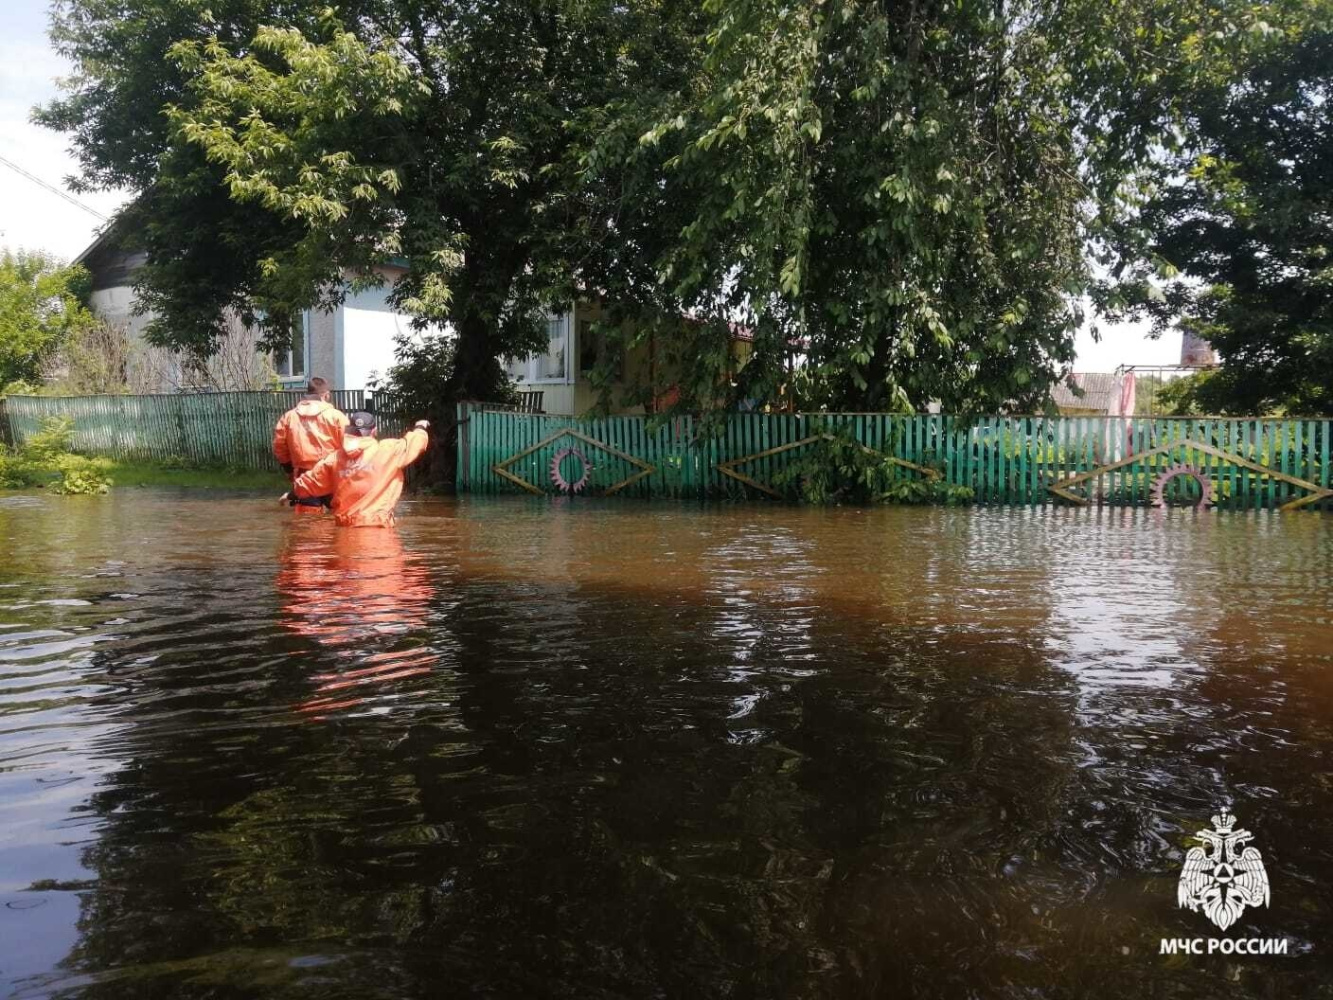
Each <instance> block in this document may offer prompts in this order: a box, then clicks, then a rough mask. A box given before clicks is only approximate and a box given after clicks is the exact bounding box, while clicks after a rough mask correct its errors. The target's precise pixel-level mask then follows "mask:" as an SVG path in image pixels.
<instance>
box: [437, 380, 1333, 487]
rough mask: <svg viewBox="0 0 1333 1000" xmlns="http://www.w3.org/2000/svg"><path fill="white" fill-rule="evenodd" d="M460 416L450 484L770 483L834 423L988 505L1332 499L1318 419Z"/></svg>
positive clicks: (903, 470) (913, 471) (1323, 429)
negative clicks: (574, 480) (575, 480)
mask: <svg viewBox="0 0 1333 1000" xmlns="http://www.w3.org/2000/svg"><path fill="white" fill-rule="evenodd" d="M458 419H459V438H458V472H457V485H458V489H459V491H460V492H471V493H509V492H527V493H557V492H563V491H565V490H566V489H568V484H569V483H570V481H571V480H570V476H571V475H576V476H580V477H581V478H583V479H584V481H583V483H582V485H581V487H580V492H583V493H587V494H606V493H614V494H616V495H622V496H641V497H650V496H662V497H736V498H739V497H744V496H755V497H758V496H765V495H769V494H772V493H775V492H778V491H775V490H774V489H773V482H774V476H775V475H776V474H777V473H778V472H780V471H781V470H782V469H783V468H784V467H785V466H786V465H787V464H788V463H789V462H791V461H793V460H795V459H796V458H797V456H798V455H799V454H800V452H801V449H802V448H803V447H805V446H806V445H807V444H808V443H809V442H811V441H813V440H816V439H817V438H818V437H819V436H820V435H823V434H837V435H844V436H847V437H849V438H850V439H852V440H854V441H857V442H859V443H860V444H862V445H864V446H866V447H867V448H869V449H872V450H874V451H876V452H878V453H880V454H883V455H885V456H886V457H890V458H893V459H896V460H898V463H897V465H896V467H895V472H894V474H895V475H897V476H900V477H901V478H913V477H923V476H928V477H932V478H934V477H938V478H939V479H940V480H941V481H943V482H945V483H947V484H949V485H951V486H959V487H965V488H967V489H970V490H971V491H972V492H973V495H974V497H975V500H976V502H978V503H983V504H1043V503H1050V502H1059V503H1074V504H1088V503H1104V504H1116V505H1125V506H1146V505H1150V504H1153V503H1155V502H1158V500H1159V499H1160V502H1162V503H1188V504H1191V505H1195V506H1200V505H1208V506H1216V507H1218V508H1221V509H1277V508H1284V507H1285V508H1287V509H1295V508H1298V507H1304V508H1307V509H1319V510H1329V509H1333V488H1330V487H1331V484H1330V471H1331V470H1333V465H1331V464H1330V454H1329V453H1330V447H1331V446H1333V421H1328V420H1241V419H1222V418H1217V419H1214V418H1208V419H1198V418H1187V417H1169V418H1162V417H1158V418H1148V417H1026V416H1018V417H1012V416H991V417H978V418H965V417H955V416H947V415H943V416H942V415H934V414H918V415H913V416H898V415H892V414H883V413H833V414H766V413H737V414H730V415H728V416H727V417H726V418H725V421H724V425H723V426H722V427H721V429H720V432H717V433H709V434H704V433H702V431H701V429H700V425H699V422H698V421H696V420H695V419H694V418H692V417H689V416H681V417H671V418H665V419H664V418H652V417H632V416H628V417H605V418H601V419H591V420H578V419H574V418H570V417H555V416H545V415H534V414H526V413H513V412H502V411H496V410H491V409H487V408H485V407H482V406H477V405H476V404H460V406H459V414H458ZM792 446H794V447H792ZM584 472H586V473H587V475H586V477H582V473H584ZM562 481H563V482H564V483H565V484H566V485H565V486H564V487H561V486H560V483H561V482H562ZM1204 485H1206V486H1207V493H1206V494H1205V492H1204V489H1203V486H1204Z"/></svg>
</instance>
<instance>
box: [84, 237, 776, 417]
mask: <svg viewBox="0 0 1333 1000" xmlns="http://www.w3.org/2000/svg"><path fill="white" fill-rule="evenodd" d="M75 263H79V264H82V265H83V266H84V267H85V268H87V269H88V271H89V273H90V274H91V276H92V286H93V293H92V308H93V310H94V311H95V312H96V313H97V314H98V315H99V316H100V317H101V318H102V319H104V320H106V321H107V322H109V323H111V324H114V325H116V326H117V327H120V328H121V329H123V330H125V332H126V333H127V334H128V335H129V338H130V340H131V342H132V344H133V345H134V348H133V353H134V363H133V364H132V365H131V366H130V367H131V368H132V369H133V371H132V373H131V377H130V386H131V391H134V392H188V391H199V390H201V389H247V388H248V389H260V388H266V387H270V386H273V385H275V384H280V385H282V386H284V387H289V388H290V387H296V386H299V385H302V384H304V383H305V381H306V380H307V379H308V378H309V377H310V376H311V375H321V376H323V377H324V378H327V379H329V380H330V381H331V382H332V383H333V386H334V388H336V389H352V390H356V389H368V388H370V384H371V382H372V381H373V380H374V378H375V376H377V375H379V376H382V375H384V374H385V373H386V372H387V371H388V369H389V367H390V366H391V365H392V364H393V362H394V346H395V344H394V342H395V340H396V338H398V337H399V336H400V335H404V334H409V333H410V332H411V320H410V317H409V316H408V315H407V314H405V313H400V312H398V311H396V310H395V309H394V308H393V307H392V306H390V305H389V302H388V293H389V290H390V289H391V288H392V286H393V284H394V283H395V282H396V281H397V280H398V279H399V277H401V276H402V275H403V274H404V273H405V271H406V263H405V262H404V263H403V264H402V265H401V266H390V267H385V268H383V269H382V271H381V273H382V275H383V276H384V278H385V283H384V285H383V286H381V287H380V288H372V289H366V290H363V291H359V292H356V293H351V294H349V295H348V296H347V298H346V299H345V300H344V302H343V303H342V304H341V305H339V306H338V307H336V308H335V309H333V310H331V311H324V310H308V311H306V313H305V314H304V315H303V316H302V317H301V327H300V330H299V331H298V332H297V334H296V336H294V337H293V339H292V346H291V348H290V349H288V350H285V351H280V352H276V353H273V354H268V353H263V352H260V351H258V350H257V348H256V332H255V331H253V330H249V329H246V328H245V327H244V326H242V325H241V324H240V323H239V322H237V323H235V324H234V329H233V331H232V335H231V336H229V337H227V338H225V340H224V342H223V344H222V349H221V351H220V353H219V355H218V356H217V357H215V358H212V359H209V361H208V362H207V363H206V364H205V365H204V366H203V367H202V368H200V367H197V366H191V365H190V364H189V363H188V361H187V359H185V358H184V357H183V356H182V355H181V354H179V353H177V352H173V351H167V350H163V349H161V348H152V347H149V346H148V345H147V344H146V343H145V342H144V339H143V331H144V329H145V327H146V326H147V325H148V323H149V322H150V321H151V320H152V317H151V316H149V315H142V316H140V315H135V312H134V310H135V306H136V299H135V294H134V281H135V275H136V272H137V271H138V270H139V269H140V268H141V267H143V266H144V264H145V263H146V255H145V254H143V253H142V252H138V251H129V250H126V249H124V248H123V247H122V246H121V245H120V244H119V242H118V241H117V240H116V238H115V226H114V225H112V226H110V227H108V229H107V231H106V232H105V233H103V234H102V235H101V236H99V237H98V238H97V239H96V240H95V241H94V242H93V243H92V245H91V246H89V247H88V248H87V249H86V250H84V251H83V253H81V254H80V255H79V256H78V258H77V259H76V261H75ZM601 318H602V307H601V305H600V304H598V303H596V302H579V303H577V304H576V305H574V306H573V307H572V308H571V309H569V310H566V311H563V312H560V313H558V314H556V313H553V314H551V315H550V316H549V318H548V320H547V324H546V327H547V338H548V348H547V350H546V351H545V352H544V353H542V354H535V355H533V356H531V357H528V358H522V359H519V360H516V361H514V362H512V363H511V364H510V365H509V366H508V371H509V374H510V375H511V376H512V377H513V378H514V380H515V382H516V383H517V388H518V389H519V391H521V392H524V393H530V394H540V397H539V398H540V399H541V405H540V409H541V410H542V411H544V412H546V413H552V414H561V415H575V414H582V413H586V412H587V411H588V410H590V409H592V408H593V407H594V406H596V405H597V403H598V402H599V399H598V391H597V390H596V389H595V388H594V387H593V385H592V381H591V375H592V371H593V369H594V367H596V365H597V364H598V362H599V361H600V360H601V359H602V357H603V353H602V352H603V345H602V342H601V338H600V336H599V334H598V333H597V332H596V331H595V329H594V327H595V324H596V323H597V322H598V320H600V319H601ZM680 322H681V323H682V324H686V323H690V322H692V321H691V320H689V319H687V318H683V317H682V318H681V320H680ZM751 339H752V338H751V336H750V334H749V333H748V331H746V330H743V329H741V328H739V327H737V328H736V329H734V330H733V332H732V356H733V358H734V359H735V368H736V369H739V368H740V366H741V365H743V364H744V363H745V361H746V360H748V358H749V355H750V351H751V346H752V345H751ZM666 354H667V351H666V350H664V349H662V348H661V346H660V345H659V344H658V343H657V342H656V341H655V340H654V338H652V337H648V338H646V342H645V343H644V344H642V345H638V346H636V347H634V348H632V349H630V350H629V351H627V352H626V354H625V357H624V359H623V361H622V363H621V366H620V371H619V373H618V377H617V379H616V380H615V383H614V384H613V385H612V386H611V396H612V402H613V412H615V413H626V414H630V413H643V412H645V410H653V409H658V408H661V407H663V406H666V405H669V404H670V403H671V402H673V401H674V399H675V396H676V394H677V392H678V390H677V386H676V382H677V378H676V376H675V374H674V371H673V365H672V364H671V363H670V362H668V361H667V360H666V359H665V358H666ZM533 398H534V397H533V396H530V397H529V399H530V400H531V399H533ZM631 398H632V399H636V400H642V399H644V398H648V399H650V400H651V401H652V402H650V403H649V405H648V406H646V407H645V406H644V405H642V403H637V402H636V403H630V402H628V400H629V399H631Z"/></svg>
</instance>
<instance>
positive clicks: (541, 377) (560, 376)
mask: <svg viewBox="0 0 1333 1000" xmlns="http://www.w3.org/2000/svg"><path fill="white" fill-rule="evenodd" d="M572 328H573V322H572V317H571V315H570V314H569V313H561V314H560V315H559V316H549V317H547V320H546V350H545V351H544V352H542V353H541V354H534V355H532V356H531V357H529V358H519V359H517V360H515V361H511V362H510V363H509V367H508V371H509V374H510V375H512V376H513V377H514V378H516V379H518V381H520V382H558V383H564V384H568V383H570V382H573V381H574V371H573V350H574V344H573V343H572V341H573V339H574V338H573V336H572V335H571V333H572Z"/></svg>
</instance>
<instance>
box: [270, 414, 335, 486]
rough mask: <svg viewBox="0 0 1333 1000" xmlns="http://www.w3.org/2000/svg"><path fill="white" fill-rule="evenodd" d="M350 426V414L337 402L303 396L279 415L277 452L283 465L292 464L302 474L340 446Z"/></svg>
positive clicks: (274, 446)
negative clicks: (304, 397) (303, 397)
mask: <svg viewBox="0 0 1333 1000" xmlns="http://www.w3.org/2000/svg"><path fill="white" fill-rule="evenodd" d="M346 426H347V414H345V413H343V412H342V410H340V409H338V408H337V407H336V406H333V405H332V404H330V403H326V402H324V401H323V400H322V399H303V400H301V401H300V402H299V403H297V404H296V405H295V406H294V407H292V408H291V409H290V410H288V411H287V412H286V413H284V414H283V415H282V416H281V417H280V418H279V419H278V426H277V427H275V428H274V429H273V454H274V455H275V456H277V459H278V464H279V465H290V466H292V468H293V469H294V475H299V474H300V473H302V472H306V471H308V470H310V469H313V468H314V467H315V466H316V465H318V464H319V461H320V459H322V458H323V457H324V456H325V455H329V454H331V453H333V452H335V451H337V450H338V447H339V446H340V445H341V444H342V443H343V428H344V427H346ZM325 492H327V491H325Z"/></svg>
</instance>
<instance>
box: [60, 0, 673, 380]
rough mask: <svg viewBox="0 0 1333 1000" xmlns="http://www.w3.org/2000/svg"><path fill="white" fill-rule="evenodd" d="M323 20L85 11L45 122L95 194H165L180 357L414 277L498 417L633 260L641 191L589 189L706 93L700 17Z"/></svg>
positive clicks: (160, 237) (555, 5) (493, 9)
mask: <svg viewBox="0 0 1333 1000" xmlns="http://www.w3.org/2000/svg"><path fill="white" fill-rule="evenodd" d="M309 9H310V8H308V7H306V6H305V5H300V4H297V5H291V4H286V3H281V2H275V0H270V2H266V3H265V2H260V0H255V2H233V3H232V4H219V5H211V6H210V7H209V8H207V9H205V8H204V7H203V6H202V5H195V4H179V3H175V2H171V0H131V2H128V3H125V2H117V3H109V2H107V0H64V2H63V3H62V4H61V5H60V7H59V8H58V14H57V21H56V32H55V36H56V38H57V40H58V41H59V43H60V45H61V46H62V49H63V50H64V51H65V52H66V54H68V55H69V56H71V57H72V58H73V59H74V60H75V61H76V64H77V65H78V66H79V68H80V70H81V75H80V76H79V77H78V78H77V82H76V89H75V90H74V92H73V93H72V94H71V95H70V96H69V97H68V98H66V99H65V100H63V101H60V102H57V103H56V104H54V105H52V106H51V107H49V108H47V109H46V110H45V111H44V112H43V113H42V117H43V119H44V120H45V121H46V122H47V123H48V124H50V125H52V126H53V127H57V128H62V129H66V130H69V131H72V132H73V134H74V136H75V142H76V147H77V148H78V149H79V151H80V153H81V155H82V158H83V162H84V169H85V176H86V179H87V183H93V184H97V183H122V184H128V185H130V186H131V187H134V188H136V189H139V190H141V191H143V192H144V197H143V199H142V200H141V201H140V202H139V203H138V204H137V206H136V208H135V215H136V218H137V219H138V220H139V221H140V223H141V226H140V227H137V228H138V231H139V232H140V234H141V238H142V239H144V240H145V242H146V243H147V245H148V249H149V255H150V261H151V263H150V267H149V268H148V269H147V270H146V272H145V274H144V280H143V282H142V290H143V291H144V293H145V300H146V302H147V303H148V304H149V305H150V306H151V307H153V308H154V309H156V310H158V311H159V313H160V315H161V322H160V323H159V324H158V326H157V327H156V330H155V335H156V336H157V338H158V339H159V340H160V341H163V342H167V343H171V344H173V346H194V347H196V348H199V349H201V350H204V351H207V350H208V349H210V348H211V347H212V346H213V344H214V342H215V339H216V337H217V336H218V333H219V332H220V331H221V329H223V326H224V323H225V318H224V310H225V308H226V307H232V308H234V309H237V310H238V311H240V312H242V313H243V314H245V315H247V317H253V318H256V319H258V320H259V321H260V322H261V323H265V324H267V325H268V326H269V327H270V328H271V329H272V330H273V337H274V338H280V337H282V336H284V335H285V329H286V327H285V323H286V317H287V316H288V315H289V314H290V313H291V312H292V311H293V310H296V309H300V308H303V307H307V306H310V305H313V304H316V303H322V304H330V302H331V301H332V300H334V299H336V298H338V297H339V296H341V295H342V294H344V293H345V290H346V287H347V286H346V284H345V283H344V282H343V281H342V280H341V279H342V275H343V274H345V273H347V272H348V271H349V270H350V271H352V272H353V273H357V274H360V275H363V276H364V277H365V279H366V280H375V274H376V272H375V266H376V265H377V264H381V263H385V262H388V261H390V260H395V259H400V258H404V257H405V258H407V259H408V260H409V261H410V264H411V267H410V270H409V272H408V274H407V277H406V278H405V279H404V280H403V281H401V282H400V283H399V284H398V285H397V286H396V287H395V288H394V290H393V293H392V294H393V298H394V300H395V301H396V302H397V303H398V304H399V305H400V306H402V307H404V308H406V309H408V310H409V311H411V312H412V313H413V314H414V315H415V316H416V317H418V318H419V319H420V320H421V321H422V322H423V323H425V322H432V323H440V322H449V323H451V324H452V325H453V327H454V328H455V330H456V331H457V333H458V340H457V349H456V351H455V355H454V357H455V362H454V368H455V377H454V389H455V390H456V392H457V393H459V394H460V395H465V396H473V397H482V398H487V397H489V396H491V395H492V394H493V393H494V392H495V391H496V389H497V386H499V385H501V384H502V383H503V379H504V376H503V372H502V369H501V366H500V359H502V358H503V357H505V356H507V355H515V354H521V353H524V352H526V351H528V350H530V349H533V348H536V347H539V346H541V345H540V339H539V338H540V333H541V330H542V326H541V324H540V323H539V317H540V312H541V309H542V308H543V307H545V306H547V305H552V304H555V303H556V302H558V301H567V300H568V298H569V297H571V296H572V294H573V293H574V292H575V291H576V290H578V289H583V290H585V291H591V290H595V288H597V287H599V285H598V279H599V278H600V275H599V274H594V275H592V276H591V277H590V276H589V275H588V274H587V271H588V263H589V262H590V261H592V260H593V259H594V256H595V248H596V246H597V245H598V244H601V243H605V242H607V241H609V240H610V241H614V239H615V237H614V233H615V226H614V220H615V214H616V205H617V203H618V201H619V200H620V198H621V196H622V192H621V190H620V189H619V187H618V186H616V185H614V184H607V183H605V182H603V183H600V184H591V183H589V171H593V170H596V169H597V166H598V164H597V160H596V157H595V156H593V157H589V155H588V147H589V146H590V145H591V140H590V136H594V135H596V136H601V135H602V133H604V132H606V131H609V129H610V128H611V127H612V126H611V125H609V124H608V123H614V127H619V128H622V129H623V128H624V127H625V124H624V123H625V122H627V121H634V122H636V127H635V129H634V130H633V131H634V134H635V135H637V134H638V132H640V131H642V130H643V129H644V128H646V127H647V125H648V123H650V122H651V121H652V120H653V117H654V115H655V114H656V113H657V111H656V109H657V108H658V106H659V105H660V104H662V103H663V101H664V100H666V99H668V98H669V96H670V95H671V94H672V93H674V92H675V91H676V90H678V89H679V88H680V87H682V86H684V85H685V84H686V83H687V82H688V79H689V72H690V68H691V66H692V64H693V62H694V60H693V59H692V58H691V53H690V51H689V49H690V48H691V47H692V46H693V45H694V44H695V40H696V39H697V38H698V37H699V32H698V31H695V30H689V24H690V22H691V21H692V19H693V18H694V17H695V16H696V12H695V10H694V8H693V6H692V5H688V4H684V3H671V2H668V3H661V4H659V3H632V4H624V3H615V2H611V0H598V2H594V3H584V2H546V0H540V2H539V0H530V2H514V0H503V2H501V0H484V2H481V3H473V4H458V3H451V2H444V0H362V2H351V3H346V4H343V5H342V6H340V7H339V8H337V9H336V10H332V9H330V10H325V11H323V12H321V13H319V14H318V15H307V14H305V13H303V11H308V10H309ZM140 21H141V22H143V26H144V35H143V36H135V35H134V32H133V28H132V27H131V25H132V24H133V23H134V22H140ZM108 35H109V36H110V39H108ZM126 35H128V36H133V37H123V38H122V37H121V36H126ZM117 39H120V40H123V41H124V42H125V49H124V50H120V49H118V48H117V47H116V40H117ZM145 64H149V65H150V67H151V68H145ZM163 67H165V68H163ZM141 121H142V122H143V123H144V128H143V129H142V131H137V129H136V123H138V122H141ZM129 228H131V229H134V228H136V227H129ZM596 256H597V259H599V260H602V261H604V260H605V259H606V257H605V255H596ZM631 256H633V255H631ZM640 270H642V269H640Z"/></svg>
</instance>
